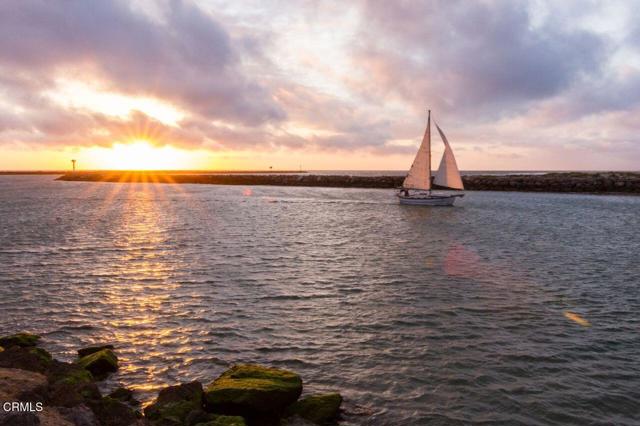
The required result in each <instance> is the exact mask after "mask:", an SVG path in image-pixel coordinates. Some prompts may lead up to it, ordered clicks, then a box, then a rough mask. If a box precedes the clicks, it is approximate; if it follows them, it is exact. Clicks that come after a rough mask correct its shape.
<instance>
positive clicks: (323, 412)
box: [286, 393, 342, 425]
mask: <svg viewBox="0 0 640 426" xmlns="http://www.w3.org/2000/svg"><path fill="white" fill-rule="evenodd" d="M341 404H342V396H340V394H339V393H325V394H320V395H311V396H308V397H306V398H304V399H301V400H300V401H298V402H296V403H294V404H293V405H291V406H290V407H289V408H288V409H287V413H286V414H287V416H294V415H297V416H300V417H302V418H303V419H305V420H308V421H310V422H313V423H316V424H319V425H322V424H326V423H328V422H330V421H332V420H335V419H336V418H337V417H338V414H339V413H340V405H341Z"/></svg>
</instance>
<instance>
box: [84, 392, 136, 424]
mask: <svg viewBox="0 0 640 426" xmlns="http://www.w3.org/2000/svg"><path fill="white" fill-rule="evenodd" d="M87 405H88V406H89V408H91V411H93V413H94V414H95V416H96V419H97V420H98V422H99V423H100V425H101V426H131V425H133V424H135V423H136V422H137V421H138V416H137V415H136V412H135V411H133V410H132V409H131V408H130V407H129V406H128V405H126V404H125V403H123V402H120V401H117V400H115V399H112V398H109V397H104V398H101V399H99V400H94V401H89V402H88V403H87Z"/></svg>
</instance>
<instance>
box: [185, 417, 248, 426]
mask: <svg viewBox="0 0 640 426" xmlns="http://www.w3.org/2000/svg"><path fill="white" fill-rule="evenodd" d="M210 418H211V420H208V421H207V422H205V423H198V424H196V425H195V426H247V422H245V421H244V418H242V417H240V416H224V415H211V416H210Z"/></svg>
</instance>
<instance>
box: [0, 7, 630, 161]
mask: <svg viewBox="0 0 640 426" xmlns="http://www.w3.org/2000/svg"><path fill="white" fill-rule="evenodd" d="M638 16H640V2H634V1H617V0H608V1H593V0H575V1H574V0H565V1H562V2H558V1H553V0H548V1H547V0H532V1H519V0H504V1H491V0H476V1H468V0H428V1H427V0H424V1H419V0H415V1H408V0H402V1H397V2H395V1H394V2H389V1H384V0H369V1H367V0H353V1H349V2H345V1H330V0H329V1H319V0H317V1H314V0H296V1H293V0H291V1H282V0H246V1H241V2H229V1H222V0H220V1H218V0H201V1H195V0H194V1H187V0H185V1H181V0H166V1H165V0H157V1H149V0H134V1H118V0H114V1H85V0H67V1H64V2H63V1H48V0H20V1H0V169H1V170H47V169H68V168H69V167H70V166H71V163H70V160H71V159H72V158H73V159H77V160H78V167H79V168H80V169H135V168H144V169H222V170H232V169H233V170H239V169H244V170H248V169H251V170H258V169H267V168H269V167H273V169H276V170H284V169H288V170H298V169H304V170H405V169H408V168H409V166H410V165H411V162H412V159H413V156H414V155H415V152H416V150H417V147H418V145H419V143H420V140H421V137H422V134H423V132H424V127H425V124H426V111H427V109H428V108H429V109H431V110H432V114H433V118H434V119H435V121H436V122H437V123H438V124H439V125H440V127H441V128H442V129H443V130H444V132H445V133H446V135H447V138H448V139H449V141H450V143H451V145H452V147H453V149H454V152H455V153H456V157H457V161H458V165H459V167H460V169H462V170H639V169H640V166H639V163H640V131H639V130H640V118H639V117H640V23H639V22H638V20H637V17H638ZM433 151H434V157H435V158H434V160H433V165H434V167H435V166H437V163H438V160H439V158H438V156H439V155H440V153H441V152H442V151H443V146H442V143H441V142H440V141H439V140H437V139H436V136H434V142H433Z"/></svg>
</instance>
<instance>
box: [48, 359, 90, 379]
mask: <svg viewBox="0 0 640 426" xmlns="http://www.w3.org/2000/svg"><path fill="white" fill-rule="evenodd" d="M47 376H48V378H49V382H50V383H52V384H56V383H62V384H68V385H78V384H83V383H91V382H92V381H93V377H92V376H91V373H89V372H88V371H87V370H85V369H84V368H82V367H80V366H79V365H76V364H69V363H66V362H60V361H55V360H54V361H53V362H52V364H51V367H50V368H49V371H48V374H47Z"/></svg>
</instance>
